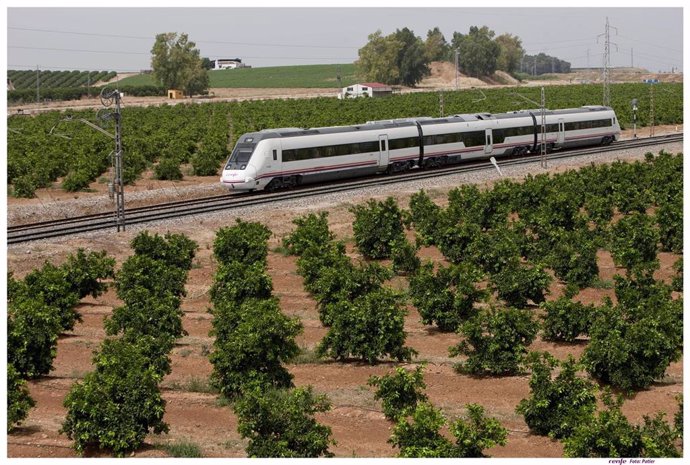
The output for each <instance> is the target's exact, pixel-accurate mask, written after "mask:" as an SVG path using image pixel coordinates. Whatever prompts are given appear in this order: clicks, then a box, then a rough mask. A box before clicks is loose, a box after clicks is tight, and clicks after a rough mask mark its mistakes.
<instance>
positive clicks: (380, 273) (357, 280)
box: [308, 262, 392, 326]
mask: <svg viewBox="0 0 690 465" xmlns="http://www.w3.org/2000/svg"><path fill="white" fill-rule="evenodd" d="M391 277H392V274H391V272H390V270H389V269H388V268H384V267H382V266H381V265H379V264H377V263H366V264H360V265H357V266H354V265H352V264H351V263H349V262H343V265H342V266H336V267H332V268H326V267H322V268H321V272H320V275H319V276H318V278H316V279H315V280H314V282H313V283H312V284H311V285H310V286H309V287H308V289H309V291H310V292H311V293H312V294H313V295H314V298H315V299H316V300H317V301H318V304H319V306H318V309H319V318H320V320H321V323H322V324H323V325H324V326H330V325H331V324H333V318H334V316H333V310H334V309H337V307H338V305H337V304H338V303H339V302H340V301H343V300H345V301H350V302H352V301H354V300H355V299H356V298H357V297H359V296H362V295H365V294H368V293H369V292H373V291H375V290H378V289H380V288H381V284H382V283H383V282H384V281H385V280H386V279H389V278H391Z"/></svg>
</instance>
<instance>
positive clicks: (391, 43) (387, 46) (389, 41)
mask: <svg viewBox="0 0 690 465" xmlns="http://www.w3.org/2000/svg"><path fill="white" fill-rule="evenodd" d="M368 39H369V42H367V44H366V45H365V46H364V47H362V48H360V49H359V60H357V61H356V62H355V65H356V66H357V68H358V71H359V74H360V75H361V76H362V78H363V79H365V80H368V81H377V82H383V83H386V84H393V83H396V82H398V79H399V78H400V70H399V68H398V66H397V63H396V59H397V57H398V50H399V49H400V48H401V47H402V45H401V44H400V43H399V42H398V41H397V39H396V38H395V37H394V36H393V35H389V36H386V37H383V35H382V34H381V31H380V30H378V31H376V32H374V33H373V34H369V37H368Z"/></svg>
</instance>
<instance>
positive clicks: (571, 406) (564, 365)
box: [515, 352, 596, 438]
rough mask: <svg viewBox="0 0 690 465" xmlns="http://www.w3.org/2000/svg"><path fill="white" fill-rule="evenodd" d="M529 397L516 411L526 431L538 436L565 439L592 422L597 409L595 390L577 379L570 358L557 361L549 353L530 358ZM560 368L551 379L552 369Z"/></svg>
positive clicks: (575, 365)
mask: <svg viewBox="0 0 690 465" xmlns="http://www.w3.org/2000/svg"><path fill="white" fill-rule="evenodd" d="M530 358H531V360H530V361H531V369H532V377H531V378H530V381H529V387H530V397H529V398H527V399H522V400H521V401H520V403H519V404H518V406H517V408H516V409H515V411H516V412H517V413H519V414H521V415H523V416H524V417H525V423H527V426H529V429H530V430H531V431H532V432H534V433H536V434H539V435H542V436H547V435H548V436H549V437H555V438H563V437H568V436H570V434H571V433H572V432H573V430H574V428H575V427H577V426H578V425H580V424H582V423H584V422H588V421H590V420H591V417H592V415H593V414H594V411H595V410H596V395H595V392H596V387H595V385H594V384H592V383H591V382H590V381H588V380H586V379H583V378H578V377H577V369H578V365H577V364H576V362H575V359H573V357H572V356H569V357H568V360H566V361H565V362H560V363H559V362H558V361H557V360H556V359H555V358H553V357H552V356H551V355H550V354H549V353H548V352H542V353H533V355H531V357H530ZM559 366H560V368H561V371H560V373H558V375H557V376H556V377H555V378H554V377H553V373H552V370H553V369H554V368H556V367H559Z"/></svg>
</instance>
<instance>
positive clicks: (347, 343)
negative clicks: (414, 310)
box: [317, 288, 416, 364]
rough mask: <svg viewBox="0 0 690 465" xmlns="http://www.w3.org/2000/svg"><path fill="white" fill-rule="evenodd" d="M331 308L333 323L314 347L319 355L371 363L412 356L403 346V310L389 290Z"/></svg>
mask: <svg viewBox="0 0 690 465" xmlns="http://www.w3.org/2000/svg"><path fill="white" fill-rule="evenodd" d="M334 305H335V307H336V309H335V310H334V311H333V313H332V315H333V316H334V318H333V324H332V326H331V327H330V328H329V330H328V333H327V334H326V336H325V337H324V338H323V340H322V341H321V343H320V344H319V346H318V348H317V353H318V355H319V356H327V357H332V358H334V359H337V360H345V359H347V358H350V357H354V358H358V359H361V360H364V361H366V362H368V363H371V364H374V363H376V362H377V361H378V360H379V359H380V358H381V357H384V356H389V357H390V358H393V359H396V360H399V361H402V360H411V359H412V356H413V355H414V354H416V352H415V350H414V349H410V348H409V347H405V346H404V345H405V338H406V334H405V331H404V329H405V309H403V308H402V306H401V303H400V298H399V297H398V296H397V295H395V294H394V293H393V292H392V291H390V290H389V289H385V288H381V289H378V290H375V291H372V292H370V293H368V294H364V295H361V296H359V297H357V298H356V299H354V300H353V301H347V300H341V301H339V302H337V303H336V304H334Z"/></svg>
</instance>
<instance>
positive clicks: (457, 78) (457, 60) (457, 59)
mask: <svg viewBox="0 0 690 465" xmlns="http://www.w3.org/2000/svg"><path fill="white" fill-rule="evenodd" d="M459 82H460V50H459V49H455V90H458V89H459V88H460V87H459V85H458V84H459Z"/></svg>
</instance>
